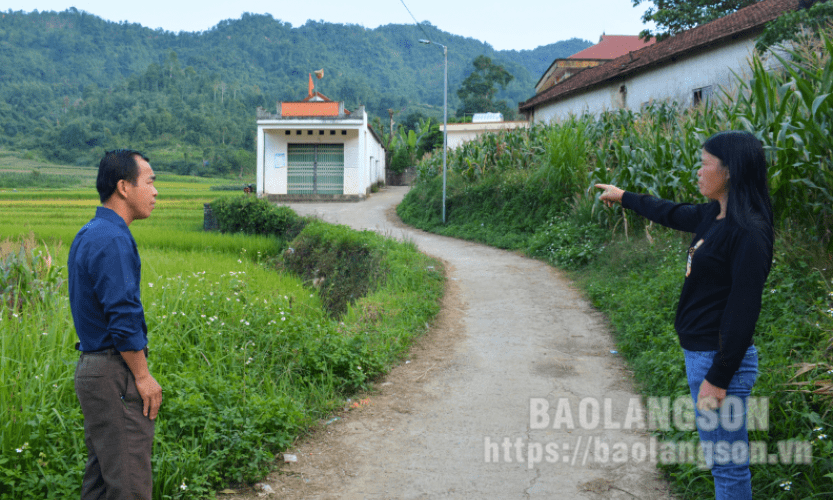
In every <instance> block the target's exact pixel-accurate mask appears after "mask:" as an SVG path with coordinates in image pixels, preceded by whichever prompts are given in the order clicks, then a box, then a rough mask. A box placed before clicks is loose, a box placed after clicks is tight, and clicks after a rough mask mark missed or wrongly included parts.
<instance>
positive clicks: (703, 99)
mask: <svg viewBox="0 0 833 500" xmlns="http://www.w3.org/2000/svg"><path fill="white" fill-rule="evenodd" d="M711 95H712V86H711V85H709V86H708V87H701V88H699V89H694V93H693V94H692V96H691V105H692V106H699V105H700V104H708V103H709V98H711Z"/></svg>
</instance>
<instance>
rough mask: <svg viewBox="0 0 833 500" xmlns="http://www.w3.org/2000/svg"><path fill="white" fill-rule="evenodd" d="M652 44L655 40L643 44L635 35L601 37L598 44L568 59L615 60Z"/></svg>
mask: <svg viewBox="0 0 833 500" xmlns="http://www.w3.org/2000/svg"><path fill="white" fill-rule="evenodd" d="M654 42H656V39H655V38H651V39H650V40H648V41H647V42H643V41H642V40H640V39H639V37H638V36H636V35H602V38H601V40H599V43H597V44H596V45H593V46H592V47H587V48H586V49H584V50H582V51H581V52H578V53H576V54H573V55H571V56H570V57H569V58H568V59H616V58H617V57H619V56H623V55H625V54H627V53H628V52H631V51H634V50H639V49H642V48H645V47H647V46H649V45H653V44H654Z"/></svg>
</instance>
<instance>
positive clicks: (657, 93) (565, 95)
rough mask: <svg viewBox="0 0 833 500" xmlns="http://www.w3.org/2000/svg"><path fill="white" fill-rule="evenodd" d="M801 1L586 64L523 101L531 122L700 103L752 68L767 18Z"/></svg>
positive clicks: (771, 1) (778, 3) (758, 8)
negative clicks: (662, 104)
mask: <svg viewBox="0 0 833 500" xmlns="http://www.w3.org/2000/svg"><path fill="white" fill-rule="evenodd" d="M798 4H799V1H798V0H764V1H761V2H759V3H756V4H754V5H751V6H749V7H746V8H743V9H740V10H738V11H737V12H735V13H733V14H729V15H727V16H725V17H722V18H720V19H717V20H715V21H712V22H710V23H708V24H704V25H702V26H698V27H696V28H693V29H691V30H688V31H685V32H683V33H680V34H678V35H675V36H672V37H669V38H667V39H665V40H663V41H660V42H657V43H655V44H653V45H650V46H647V47H644V48H642V49H639V50H634V51H631V52H629V53H627V54H625V55H622V56H620V57H618V58H616V59H614V60H612V61H608V62H606V63H604V64H602V65H600V66H596V67H592V68H587V69H585V70H583V71H581V72H580V73H577V74H575V75H574V76H572V77H571V78H568V79H566V80H563V81H561V82H560V83H557V84H555V85H553V86H552V87H550V88H547V89H546V90H543V91H542V92H539V93H538V94H536V95H535V96H534V97H532V98H531V99H529V100H527V101H525V102H522V103H520V104H519V105H518V109H519V111H520V112H521V113H522V114H523V115H525V116H526V117H527V119H528V120H529V121H531V122H543V123H546V122H553V121H559V120H563V119H565V118H567V117H568V116H570V115H582V114H584V113H590V114H594V115H598V114H599V113H602V112H604V111H609V110H616V109H630V110H635V111H636V110H639V109H641V108H642V107H643V106H645V105H647V104H648V103H650V102H663V101H666V102H677V103H678V104H680V105H683V106H692V105H697V104H699V103H700V102H703V101H707V100H708V99H709V97H710V96H711V95H715V94H716V93H718V92H720V88H721V87H722V88H724V89H726V90H728V91H731V89H732V88H733V87H734V86H735V84H736V82H737V77H736V76H735V74H738V75H741V76H742V75H743V74H744V73H746V72H748V71H749V61H750V57H751V56H752V53H753V51H754V50H755V39H756V37H757V36H758V35H760V33H761V31H762V30H763V28H764V26H765V25H766V23H768V22H770V21H772V20H774V19H776V18H778V17H779V16H780V15H782V14H784V13H786V12H789V11H792V10H795V9H797V8H798Z"/></svg>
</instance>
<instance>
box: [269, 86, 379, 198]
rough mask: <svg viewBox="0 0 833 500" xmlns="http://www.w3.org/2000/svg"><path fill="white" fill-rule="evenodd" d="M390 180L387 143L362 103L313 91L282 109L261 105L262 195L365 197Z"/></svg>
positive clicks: (286, 104) (281, 106) (279, 106)
mask: <svg viewBox="0 0 833 500" xmlns="http://www.w3.org/2000/svg"><path fill="white" fill-rule="evenodd" d="M384 181H385V148H384V147H383V146H382V140H381V138H380V137H379V136H378V135H377V134H376V133H375V132H374V130H373V129H372V127H371V126H370V125H369V124H368V122H367V113H366V112H365V110H364V107H363V106H360V107H359V108H358V109H357V110H356V111H354V112H352V113H351V112H350V111H347V110H345V109H344V103H342V102H335V101H331V100H330V99H328V98H327V97H325V96H324V95H322V94H320V93H318V92H315V93H313V92H312V91H310V96H309V97H307V98H306V99H305V100H303V101H300V102H282V103H279V104H278V106H277V113H276V114H271V113H268V112H266V111H265V110H264V109H263V108H258V110H257V195H258V197H266V198H267V199H269V200H270V201H279V200H284V201H286V200H293V199H297V200H301V199H345V200H349V199H354V200H355V199H362V198H364V197H365V196H366V195H367V194H369V193H370V189H371V186H373V185H374V184H377V183H383V182H384Z"/></svg>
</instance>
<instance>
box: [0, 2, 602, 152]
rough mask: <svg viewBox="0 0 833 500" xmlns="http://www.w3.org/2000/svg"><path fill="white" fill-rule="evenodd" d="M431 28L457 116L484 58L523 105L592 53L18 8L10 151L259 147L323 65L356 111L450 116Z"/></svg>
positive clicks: (3, 44) (11, 55)
mask: <svg viewBox="0 0 833 500" xmlns="http://www.w3.org/2000/svg"><path fill="white" fill-rule="evenodd" d="M420 28H421V29H420ZM422 30H425V32H427V33H428V36H429V37H430V38H431V39H432V40H434V41H436V42H438V43H441V44H444V45H447V46H448V47H449V50H448V64H449V68H448V70H449V107H450V108H451V109H452V110H453V108H454V107H455V106H456V105H457V102H458V99H457V96H456V90H457V88H458V87H459V85H460V83H461V82H462V80H463V79H464V78H465V77H466V76H467V75H468V74H469V73H470V72H471V70H472V68H471V62H472V60H473V59H474V58H475V57H476V56H477V55H480V54H485V55H487V56H489V57H491V58H492V59H493V60H494V61H496V62H498V63H499V64H502V65H503V66H504V67H505V68H506V69H507V70H508V71H509V72H510V73H511V74H513V75H514V77H515V79H514V80H513V82H512V83H511V84H510V85H509V87H508V88H507V89H506V90H505V91H503V92H501V93H500V94H499V95H498V98H499V99H506V100H508V101H510V104H511V105H512V106H514V105H515V104H517V102H519V101H522V100H525V99H528V98H529V97H531V96H532V95H533V93H534V85H535V83H536V82H537V80H538V79H539V78H540V76H541V73H542V72H543V71H544V70H546V68H547V66H549V64H550V63H551V62H552V60H553V59H555V58H558V57H567V56H569V55H572V54H574V53H576V52H578V51H580V50H583V49H584V48H586V47H588V46H590V45H591V43H590V42H587V41H583V40H577V39H572V40H568V41H562V42H557V43H553V44H550V45H547V46H544V47H539V48H537V49H535V50H525V51H496V50H494V49H493V48H492V47H491V46H490V45H488V44H485V43H483V42H480V41H478V40H474V39H472V38H464V37H461V36H457V35H453V34H450V33H447V32H444V31H441V30H439V29H437V28H436V27H435V26H432V25H431V24H429V23H424V24H423V25H422V26H415V25H396V24H390V25H386V26H380V27H378V28H376V29H366V28H364V27H362V26H358V25H343V24H333V23H321V22H314V21H308V22H307V23H306V24H304V25H303V26H299V27H293V26H292V25H291V24H289V23H285V22H282V21H280V20H276V19H274V18H273V17H272V16H270V15H253V14H244V15H243V17H242V18H241V19H236V20H226V21H222V22H220V23H219V24H217V26H215V27H214V28H212V29H210V30H207V31H204V32H199V33H189V32H180V33H172V32H167V31H163V30H152V29H149V28H145V27H142V26H140V25H138V24H135V23H113V22H109V21H105V20H102V19H101V18H99V17H97V16H94V15H91V14H88V13H85V12H83V11H78V10H76V9H74V8H73V9H69V10H67V11H64V12H60V13H56V12H32V13H24V12H11V11H8V12H6V13H3V15H2V19H0V67H2V68H3V70H2V72H0V132H2V133H0V146H4V147H12V148H16V149H32V150H40V151H42V152H43V153H44V156H45V157H47V158H50V159H54V160H61V161H76V160H77V161H79V162H86V161H88V160H89V158H90V157H92V156H94V155H95V154H98V150H100V149H102V148H106V147H109V146H110V145H113V144H117V143H118V144H123V143H126V142H129V143H131V144H135V143H137V142H138V143H139V144H141V145H144V146H146V147H147V148H150V149H160V150H167V149H171V148H176V147H180V148H182V147H190V148H192V149H201V150H211V149H212V148H214V150H216V151H220V150H223V151H226V153H227V155H232V152H233V151H232V150H235V149H242V150H245V151H250V152H251V151H253V149H254V147H253V131H254V128H255V125H254V109H255V107H256V106H264V107H267V108H271V107H273V106H274V103H275V102H276V101H279V100H298V99H301V98H303V97H304V96H305V95H306V87H307V74H308V73H310V72H312V71H314V70H317V69H321V68H323V69H324V72H325V76H324V79H323V80H320V81H318V82H317V84H318V85H319V87H318V89H319V90H320V91H321V92H323V93H324V94H325V95H328V96H329V97H331V98H333V99H336V100H343V101H345V102H346V103H347V105H348V108H350V107H356V106H358V105H365V106H366V108H367V110H368V112H369V113H370V114H371V115H374V116H379V117H385V118H386V117H387V113H386V110H387V109H391V108H393V109H397V110H402V114H403V115H405V114H407V113H408V112H409V109H420V110H425V109H429V110H430V109H434V110H438V109H439V107H441V106H442V78H443V73H442V66H443V60H442V55H441V53H440V51H439V50H438V49H437V47H434V46H425V45H422V44H419V43H418V41H417V40H419V39H420V38H424V37H425V35H424V34H423V32H422ZM438 112H439V111H437V113H438ZM452 112H453V111H452ZM435 116H436V115H435ZM383 121H385V120H383ZM166 148H167V149H166ZM216 151H215V152H212V153H211V155H213V156H212V158H214V157H216V155H217V154H218V153H216ZM191 156H192V157H193V154H192V155H191ZM203 156H205V155H203ZM232 156H233V155H232ZM183 160H184V161H186V162H187V161H188V155H187V154H184V155H183ZM215 164H216V162H215Z"/></svg>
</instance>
